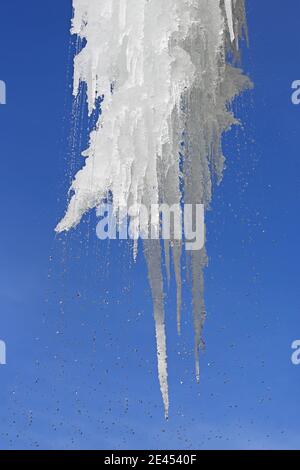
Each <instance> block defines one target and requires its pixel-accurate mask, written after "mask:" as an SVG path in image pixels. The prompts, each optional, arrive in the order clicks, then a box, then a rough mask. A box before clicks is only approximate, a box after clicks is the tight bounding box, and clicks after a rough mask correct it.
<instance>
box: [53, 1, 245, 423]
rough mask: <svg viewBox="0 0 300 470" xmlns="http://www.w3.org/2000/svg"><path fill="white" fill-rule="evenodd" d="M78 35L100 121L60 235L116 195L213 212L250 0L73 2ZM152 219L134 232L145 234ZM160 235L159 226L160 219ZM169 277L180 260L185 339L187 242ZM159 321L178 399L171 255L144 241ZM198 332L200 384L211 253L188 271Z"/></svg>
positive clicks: (176, 244)
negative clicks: (168, 297)
mask: <svg viewBox="0 0 300 470" xmlns="http://www.w3.org/2000/svg"><path fill="white" fill-rule="evenodd" d="M73 6H74V17H73V23H72V33H73V34H75V35H77V36H78V37H79V38H81V39H82V40H83V41H84V42H83V48H82V50H81V51H80V52H79V53H78V55H77V56H76V57H75V61H74V95H75V96H76V95H77V94H78V92H79V87H80V83H81V82H85V83H86V86H87V101H88V109H89V113H90V114H91V113H92V112H93V110H95V109H96V106H97V102H98V99H99V98H102V97H103V101H102V103H101V115H100V116H99V119H98V122H97V125H96V127H95V128H94V129H93V130H92V131H91V134H90V142H89V147H88V149H87V150H85V151H84V152H83V156H84V157H85V163H84V166H83V168H82V169H81V170H80V171H79V172H78V173H77V174H76V175H75V178H74V181H73V184H72V187H71V189H70V202H69V205H68V208H67V212H66V214H65V216H64V218H63V219H62V221H61V222H60V223H59V224H58V226H57V228H56V231H57V232H62V231H68V230H70V229H71V228H73V227H75V226H76V225H77V224H78V223H79V222H80V220H81V218H82V216H83V214H85V213H86V212H87V211H89V210H90V209H93V208H95V207H97V206H98V205H99V203H100V202H101V200H102V199H104V198H106V197H107V196H108V194H109V195H111V197H112V198H113V204H114V206H115V208H116V210H120V211H121V213H122V211H123V210H124V213H125V211H126V209H127V208H128V207H129V206H132V205H135V204H136V205H137V207H139V205H140V204H143V205H146V206H149V207H150V206H151V205H153V204H158V203H165V204H169V205H172V204H176V203H178V204H183V203H186V204H205V206H206V207H208V205H209V204H210V201H211V192H212V180H213V178H214V177H216V179H217V180H218V181H220V180H221V179H222V173H223V169H224V157H223V154H222V148H221V139H222V135H223V133H224V132H225V131H226V130H227V129H229V128H230V127H231V126H232V125H233V124H236V123H237V122H236V119H235V117H234V116H233V114H232V112H231V111H230V109H229V105H230V103H231V101H232V100H233V98H234V97H235V96H236V95H238V94H239V93H240V92H241V91H242V90H244V89H245V88H247V87H249V86H250V81H249V79H248V78H247V77H245V76H244V75H243V74H242V72H241V70H240V69H238V68H236V67H234V66H233V65H230V64H229V62H230V59H227V58H228V57H236V56H237V51H238V48H239V39H240V38H241V36H243V35H244V36H246V35H247V31H246V19H245V5H244V0H73ZM143 224H144V221H143V218H142V217H141V218H140V221H139V224H137V227H136V230H137V231H140V232H142V231H143V232H145V231H147V230H148V228H149V227H145V226H144V225H143ZM155 225H156V227H154V229H156V230H158V227H159V218H157V220H156V222H155ZM164 252H165V254H164V259H165V265H166V272H167V277H168V278H169V276H170V267H169V263H170V259H171V257H172V259H173V266H174V273H175V278H176V284H177V303H178V306H177V323H178V331H179V332H180V312H181V283H182V281H181V257H182V256H181V255H182V244H181V242H180V241H176V240H170V242H165V243H164ZM144 253H145V257H146V260H147V265H148V272H149V281H150V286H151V290H152V296H153V304H154V317H155V324H156V339H157V357H158V373H159V381H160V388H161V392H162V396H163V401H164V407H165V414H166V416H167V415H168V408H169V394H168V378H167V352H166V334H165V320H164V276H163V271H162V259H163V253H162V250H161V243H160V241H159V240H146V241H144ZM188 265H189V267H190V272H191V279H192V291H193V317H194V329H195V363H196V376H197V380H199V360H198V355H199V349H200V345H201V335H202V327H203V323H204V319H205V309H204V300H203V269H204V267H205V265H206V254H205V250H204V249H202V250H201V251H195V252H191V253H190V254H189V262H188Z"/></svg>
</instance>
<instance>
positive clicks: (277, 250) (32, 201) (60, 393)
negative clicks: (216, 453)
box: [0, 0, 300, 449]
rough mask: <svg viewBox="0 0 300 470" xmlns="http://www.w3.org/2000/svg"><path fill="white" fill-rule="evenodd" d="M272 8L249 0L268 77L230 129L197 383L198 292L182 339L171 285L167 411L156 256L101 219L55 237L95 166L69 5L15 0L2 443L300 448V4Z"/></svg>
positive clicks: (1, 281)
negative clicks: (294, 96) (297, 89)
mask: <svg viewBox="0 0 300 470" xmlns="http://www.w3.org/2000/svg"><path fill="white" fill-rule="evenodd" d="M269 3H270V2H258V1H254V2H250V1H248V4H249V5H248V22H249V31H250V47H249V49H248V50H247V49H244V50H243V67H244V69H245V70H246V71H247V73H248V74H249V75H250V76H251V78H252V80H253V82H254V84H255V88H254V90H253V91H251V92H249V93H247V94H246V95H244V96H243V98H241V99H239V100H238V102H237V103H236V104H235V108H236V112H237V114H238V116H239V117H240V119H241V121H242V122H243V126H242V127H241V128H239V129H235V130H233V131H232V132H231V133H229V134H228V135H227V136H226V138H225V139H224V150H225V153H226V156H227V169H226V173H225V177H224V181H223V183H222V185H221V186H220V187H217V188H216V189H215V194H214V202H213V205H212V210H211V211H210V213H209V215H208V246H207V248H208V254H209V267H208V269H207V270H206V305H207V312H208V316H207V322H206V325H205V342H206V351H205V353H204V354H203V355H202V357H201V381H200V384H199V385H197V384H196V383H195V380H194V365H193V334H192V322H191V312H190V309H189V306H188V302H187V301H188V299H187V297H188V296H187V295H186V297H185V302H186V308H185V311H184V324H183V332H182V337H181V338H180V339H178V337H177V335H176V321H175V313H174V305H175V294H174V285H172V286H171V289H170V293H169V300H168V302H167V307H166V310H167V330H168V353H169V375H170V402H171V406H170V419H169V421H168V422H166V421H165V420H164V417H163V408H162V402H161V397H160V392H159V386H158V382H157V373H156V356H155V341H154V325H153V319H152V306H151V299H150V294H149V289H148V286H147V282H146V268H145V264H144V260H143V257H142V256H140V257H139V260H138V262H137V263H136V264H134V263H133V262H132V259H131V253H130V248H129V247H128V246H127V245H126V244H122V243H119V242H111V243H110V244H106V243H101V244H100V242H99V241H98V240H97V239H96V236H95V226H96V219H95V216H94V214H91V215H90V216H88V217H86V218H85V220H84V222H83V223H82V224H81V226H80V227H79V229H78V230H77V231H76V232H73V233H72V234H71V235H69V236H67V237H65V236H63V237H59V238H57V237H55V235H54V231H53V229H54V227H55V225H56V223H57V221H58V220H59V218H60V216H61V215H62V213H63V211H64V209H65V194H66V189H67V187H68V184H69V181H70V177H71V170H70V168H72V169H73V170H74V169H75V168H78V167H79V166H80V163H81V157H80V156H79V149H80V142H79V141H77V142H76V144H75V146H73V147H72V143H70V130H71V127H72V116H71V89H70V84H71V74H72V54H73V52H74V50H73V45H74V44H73V42H71V41H70V37H69V25H70V17H71V2H70V1H69V0H63V1H61V0H51V1H50V0H44V1H43V2H40V1H37V0H29V1H28V2H23V1H20V0H11V1H4V2H2V4H1V15H0V23H1V25H0V31H1V33H0V34H1V47H0V79H1V80H5V82H6V84H7V105H6V106H1V107H0V132H1V140H0V148H1V155H2V180H1V191H2V197H1V200H2V214H1V215H2V226H1V232H0V250H1V260H2V261H1V267H0V339H2V340H5V342H6V344H7V365H6V366H0V449H11V448H12V449H14V448H15V449H38V448H39V449H46V448H47V449H57V448H59V449H72V448H79V449H89V448H93V449H118V448H121V449H138V448H147V449H159V448H162V449H172V448H173V449H188V448H193V449H197V448H199V449H223V448H225V449H228V448H230V449H231V448H234V449H241V448H245V449H246V448H250V449H251V448H274V449H276V448H296V449H298V448H299V447H300V427H299V415H300V405H299V396H298V395H299V394H298V390H299V385H300V366H299V367H296V366H293V365H292V363H291V360H290V356H291V353H292V351H291V343H292V341H293V340H295V339H300V322H299V317H300V296H299V287H298V285H299V277H300V265H299V261H298V260H299V234H298V232H299V228H300V223H299V218H298V212H299V208H298V202H299V195H300V194H299V193H300V184H299V183H300V176H299V174H300V172H299V170H300V163H299V157H298V135H299V129H300V107H297V106H294V105H292V103H291V98H290V97H291V83H292V82H293V81H294V80H296V79H300V67H299V64H298V62H299V60H298V43H299V37H298V34H299V18H300V4H299V2H298V1H296V0H290V1H289V8H283V6H282V2H281V1H279V0H276V1H273V2H272V9H271V8H270V4H269ZM85 125H86V123H84V124H83V127H85ZM84 134H85V133H83V137H82V145H83V146H84V141H85V135H84ZM187 291H188V288H187Z"/></svg>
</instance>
